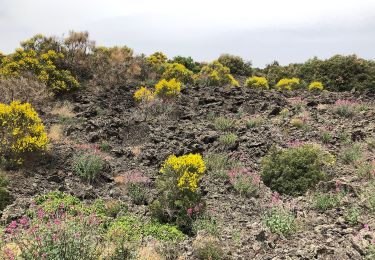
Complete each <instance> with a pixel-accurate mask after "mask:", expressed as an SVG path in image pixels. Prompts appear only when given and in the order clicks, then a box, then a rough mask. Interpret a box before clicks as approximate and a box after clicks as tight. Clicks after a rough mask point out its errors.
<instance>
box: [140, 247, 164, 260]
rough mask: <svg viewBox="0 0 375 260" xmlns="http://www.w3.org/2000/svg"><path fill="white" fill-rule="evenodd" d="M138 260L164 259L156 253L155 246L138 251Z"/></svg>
mask: <svg viewBox="0 0 375 260" xmlns="http://www.w3.org/2000/svg"><path fill="white" fill-rule="evenodd" d="M137 259H138V260H162V259H164V258H163V257H162V256H161V255H160V254H159V253H158V252H157V249H156V248H155V246H153V245H147V246H145V247H142V248H140V249H139V251H138V256H137Z"/></svg>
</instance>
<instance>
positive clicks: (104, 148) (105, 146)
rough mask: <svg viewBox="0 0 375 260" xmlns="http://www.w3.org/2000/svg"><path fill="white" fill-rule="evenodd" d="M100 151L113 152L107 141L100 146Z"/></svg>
mask: <svg viewBox="0 0 375 260" xmlns="http://www.w3.org/2000/svg"><path fill="white" fill-rule="evenodd" d="M99 149H100V151H103V152H109V151H110V150H111V145H110V144H109V143H108V142H107V141H103V142H101V143H100V145H99Z"/></svg>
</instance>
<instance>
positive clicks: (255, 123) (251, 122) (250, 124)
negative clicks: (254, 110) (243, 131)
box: [246, 117, 264, 128]
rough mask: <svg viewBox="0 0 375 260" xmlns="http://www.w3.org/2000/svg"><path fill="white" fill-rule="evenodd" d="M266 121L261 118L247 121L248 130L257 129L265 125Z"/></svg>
mask: <svg viewBox="0 0 375 260" xmlns="http://www.w3.org/2000/svg"><path fill="white" fill-rule="evenodd" d="M263 122H264V120H263V118H261V117H255V118H252V119H249V120H247V121H246V127H247V128H255V127H258V126H260V125H261V124H263Z"/></svg>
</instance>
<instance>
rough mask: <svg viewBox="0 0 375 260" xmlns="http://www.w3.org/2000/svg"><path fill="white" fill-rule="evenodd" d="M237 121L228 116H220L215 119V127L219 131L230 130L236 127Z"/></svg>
mask: <svg viewBox="0 0 375 260" xmlns="http://www.w3.org/2000/svg"><path fill="white" fill-rule="evenodd" d="M234 124H235V121H234V120H232V119H230V118H226V117H222V116H221V117H218V118H216V119H215V121H214V127H215V129H216V130H218V131H228V130H230V129H232V128H233V127H234Z"/></svg>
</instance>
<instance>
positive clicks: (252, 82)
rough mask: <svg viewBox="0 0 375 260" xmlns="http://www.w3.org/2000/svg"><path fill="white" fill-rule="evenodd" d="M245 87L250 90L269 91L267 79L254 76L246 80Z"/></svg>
mask: <svg viewBox="0 0 375 260" xmlns="http://www.w3.org/2000/svg"><path fill="white" fill-rule="evenodd" d="M245 86H246V87H249V88H260V89H268V88H269V85H268V81H267V79H266V78H265V77H257V76H253V77H250V78H248V79H247V80H246V82H245Z"/></svg>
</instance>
